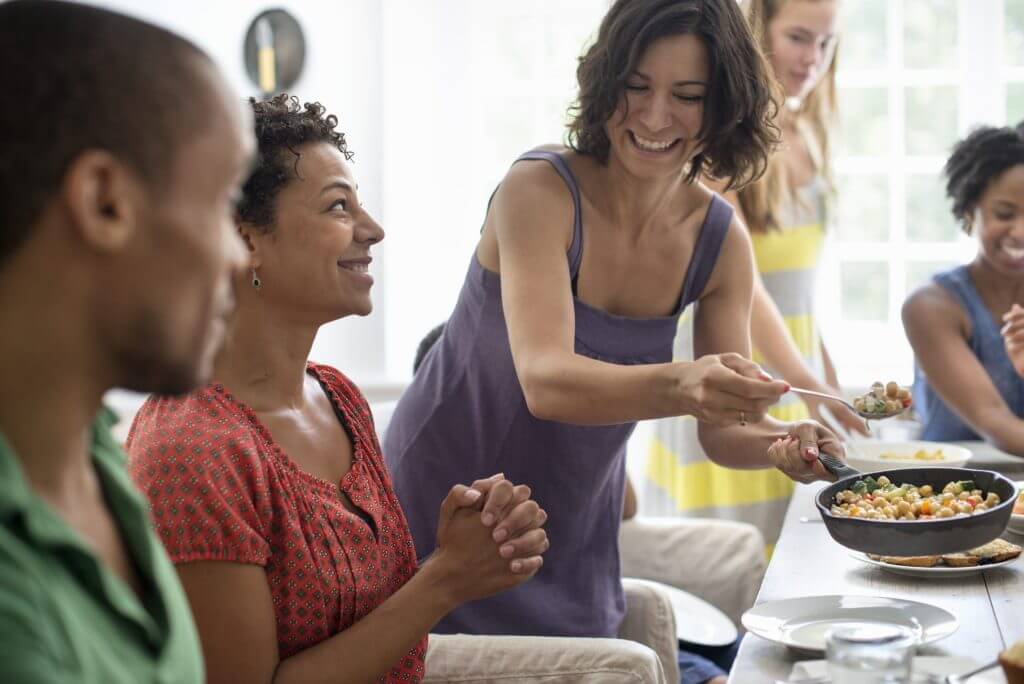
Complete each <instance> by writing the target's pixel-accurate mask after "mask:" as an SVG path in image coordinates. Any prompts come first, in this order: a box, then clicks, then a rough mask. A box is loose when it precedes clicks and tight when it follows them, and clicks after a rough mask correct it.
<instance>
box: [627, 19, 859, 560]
mask: <svg viewBox="0 0 1024 684" xmlns="http://www.w3.org/2000/svg"><path fill="white" fill-rule="evenodd" d="M837 5H838V3H837V2H836V0H746V1H745V2H744V3H743V10H744V14H745V16H746V18H747V21H748V22H749V23H750V26H751V29H752V30H753V33H754V35H755V36H756V37H757V38H758V39H759V40H760V42H761V47H762V49H763V51H764V53H765V55H766V57H767V58H768V61H769V62H770V64H771V66H772V70H773V72H774V75H775V78H776V81H777V85H778V88H779V89H780V90H781V94H782V95H784V97H785V102H786V105H785V106H784V107H783V108H782V109H781V110H780V112H779V115H778V118H777V121H776V123H777V125H778V126H779V128H780V129H781V131H782V144H781V145H780V146H779V147H778V149H777V150H776V152H775V154H774V155H773V156H772V157H771V158H770V160H769V162H768V169H767V171H766V173H765V174H764V176H762V177H761V179H760V180H758V181H757V182H755V183H752V184H750V185H747V186H746V187H744V188H743V189H742V190H740V191H739V192H735V191H726V183H725V181H724V180H722V179H715V180H709V181H708V184H709V185H711V186H713V187H715V188H716V189H718V190H719V191H721V192H722V194H723V196H724V197H725V199H726V200H728V201H729V202H730V204H732V205H733V207H735V209H736V211H737V215H738V216H739V218H740V219H741V222H742V223H743V224H745V225H746V227H747V229H748V230H749V232H750V237H751V241H752V245H753V248H754V255H755V260H756V264H757V269H758V271H759V272H760V278H755V283H754V303H753V307H752V309H751V324H750V327H751V338H752V342H753V347H754V355H755V356H754V360H755V361H758V362H759V363H761V364H762V365H763V366H764V367H765V368H766V369H767V370H768V371H769V372H770V373H771V374H772V375H774V376H776V377H780V378H782V379H784V380H785V381H787V382H788V383H790V384H791V385H792V386H794V387H804V388H808V389H814V390H818V391H821V392H832V393H834V392H837V391H838V387H839V383H838V379H837V376H836V371H835V368H834V366H833V364H832V361H831V358H830V357H829V354H828V350H827V349H826V348H825V344H824V342H823V340H822V338H821V335H820V332H819V329H818V325H817V323H816V320H815V315H814V296H815V279H816V274H817V266H818V262H819V258H820V255H821V250H822V246H823V243H824V237H825V221H826V207H827V204H828V197H829V194H830V192H831V189H832V183H831V173H830V168H829V166H830V164H829V162H830V145H829V143H830V140H829V133H830V128H831V125H832V121H833V117H834V112H835V48H836V18H837V17H836V14H837V10H838V7H837ZM680 337H681V339H682V340H683V341H684V342H685V339H686V336H685V335H681V336H680ZM677 352H679V353H680V355H683V354H686V353H687V351H686V350H679V349H677ZM835 406H837V405H836V404H832V405H830V406H829V409H830V410H831V411H832V412H833V414H835V416H836V418H838V419H839V420H840V422H841V423H842V424H843V425H844V427H846V428H847V429H848V430H854V431H858V432H860V431H863V423H862V422H861V421H860V420H859V419H858V418H857V417H856V416H855V415H854V414H852V413H849V412H846V411H845V410H843V409H841V408H840V409H836V408H834V407H835ZM769 413H770V414H771V415H772V416H774V417H775V418H778V419H780V420H785V421H791V420H800V419H802V418H806V417H808V414H809V413H810V415H811V416H813V417H814V418H816V419H820V414H819V406H818V405H817V404H809V405H808V404H804V402H802V401H801V400H800V399H799V398H798V397H797V396H796V395H793V394H786V395H784V396H783V397H782V399H781V401H780V402H779V403H778V404H776V405H775V406H774V407H773V408H772V409H771V410H770V411H769ZM688 423H692V421H685V420H680V419H669V420H666V421H661V422H660V423H659V424H658V425H657V427H656V428H655V439H654V441H653V444H652V448H651V453H650V460H649V467H648V472H649V475H650V479H651V482H650V484H651V485H653V486H648V487H647V493H648V494H649V495H651V498H652V500H651V502H650V507H651V508H652V509H654V510H657V509H659V508H660V509H661V510H662V511H664V510H665V509H666V508H668V509H674V510H685V511H687V513H692V514H696V515H715V516H721V517H728V518H732V519H739V520H745V521H747V522H751V523H755V524H757V526H758V527H759V528H760V529H761V531H762V532H763V533H764V535H765V538H766V539H767V540H768V542H769V544H771V543H773V542H774V540H775V539H776V538H777V537H778V531H779V528H780V526H781V523H782V515H783V514H784V513H785V509H786V503H787V501H788V499H789V494H790V492H791V491H792V481H791V480H789V479H788V478H786V477H785V476H780V474H778V473H775V472H771V471H758V472H745V473H743V474H742V475H738V474H737V473H734V472H732V471H730V470H727V469H725V468H722V467H720V466H718V465H716V464H714V463H712V462H710V461H709V460H707V459H706V458H705V457H704V456H703V453H702V452H701V451H700V450H699V448H698V447H697V444H696V440H693V439H688V437H689V433H691V432H695V431H696V428H695V427H693V426H692V425H689V424H688ZM695 482H696V483H700V486H695ZM666 499H667V500H666Z"/></svg>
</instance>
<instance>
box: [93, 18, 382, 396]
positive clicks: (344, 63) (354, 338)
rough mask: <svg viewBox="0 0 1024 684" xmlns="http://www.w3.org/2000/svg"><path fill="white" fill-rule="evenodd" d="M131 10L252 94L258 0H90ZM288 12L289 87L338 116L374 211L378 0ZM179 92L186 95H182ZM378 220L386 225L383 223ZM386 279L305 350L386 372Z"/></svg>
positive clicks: (373, 376) (370, 376)
mask: <svg viewBox="0 0 1024 684" xmlns="http://www.w3.org/2000/svg"><path fill="white" fill-rule="evenodd" d="M92 4H97V5H100V6H103V7H107V8H110V9H114V10H118V11H121V12H125V13H127V14H132V15H134V16H137V17H140V18H142V19H145V20H147V21H150V22H153V23H155V24H158V25H160V26H164V27H166V28H169V29H171V30H173V31H176V32H178V33H180V34H182V35H184V36H186V37H187V38H189V39H191V40H193V41H194V42H195V43H196V44H198V45H199V46H200V47H201V48H203V49H204V50H206V51H207V52H208V53H209V54H210V55H211V56H212V57H213V58H214V59H215V60H216V61H217V63H218V64H219V65H220V67H221V69H222V70H223V71H224V73H225V74H226V75H227V77H228V79H229V81H230V82H231V84H232V85H233V86H234V88H235V89H236V91H237V92H238V93H239V94H240V95H243V96H245V97H248V96H250V95H258V92H257V91H256V89H255V87H254V86H252V85H251V84H250V82H249V79H248V77H247V76H246V73H245V64H244V62H243V57H242V45H243V41H244V39H245V32H246V30H247V28H248V26H249V23H250V22H251V20H252V19H253V18H254V17H255V16H256V15H257V14H259V13H260V12H261V11H263V10H265V9H267V8H268V5H267V3H266V2H256V1H255V0H234V1H232V2H226V1H224V0H221V1H219V2H210V1H209V0H174V1H173V2H171V1H169V0H103V1H102V2H93V3H92ZM273 6H274V7H278V8H281V9H285V10H287V11H289V12H291V13H292V14H293V15H294V16H295V18H296V19H297V20H298V21H299V23H300V24H301V26H302V29H303V32H304V33H305V34H306V63H305V67H304V70H303V74H302V77H301V79H300V80H299V82H298V83H297V84H296V85H295V86H294V87H293V88H292V89H291V92H293V93H294V94H296V95H298V96H299V97H300V98H301V99H303V100H306V99H309V100H319V101H320V102H322V103H323V104H324V105H325V106H326V107H327V109H328V111H329V112H331V113H334V114H336V115H337V116H338V119H339V121H340V124H339V128H340V129H341V130H343V131H344V132H345V134H346V137H347V138H348V140H349V143H350V145H351V147H352V149H353V150H354V151H355V153H356V156H355V160H354V162H355V165H354V169H355V172H356V175H357V179H358V181H359V184H360V196H361V199H362V201H363V203H364V204H365V205H366V206H367V207H368V208H369V210H370V212H371V213H373V214H374V215H375V216H380V215H381V213H382V207H383V201H382V177H383V173H382V160H383V155H382V153H381V148H382V145H381V143H382V139H383V134H382V129H381V116H380V111H381V89H380V82H381V41H380V24H381V7H382V3H381V2H379V1H378V0H346V1H345V2H310V1H306V2H288V1H287V0H285V1H284V2H277V3H275V4H274V5H273ZM183 95H186V96H187V94H183ZM385 227H386V226H385ZM386 245H387V243H386V242H385V243H384V245H383V246H382V247H379V248H377V249H375V252H376V256H375V259H376V260H377V263H375V264H374V265H373V267H372V268H373V270H374V272H375V275H380V274H381V273H382V272H383V268H382V266H381V264H385V263H386V262H387V256H386V252H387V247H386ZM386 289H387V284H386V278H383V277H378V279H377V285H376V286H375V288H374V290H375V291H374V300H375V302H376V307H377V310H376V311H375V313H374V315H372V316H370V317H368V318H364V319H354V318H353V319H348V320H345V321H339V322H336V323H333V324H331V325H329V326H326V327H325V328H324V329H323V330H322V331H321V333H320V335H319V336H318V337H317V340H316V344H315V345H314V348H313V357H314V358H315V359H317V360H320V361H323V362H325V363H330V364H332V365H335V366H338V367H339V368H342V369H344V370H345V371H346V372H349V373H351V374H352V375H354V376H355V378H356V379H357V381H360V382H365V383H367V384H375V383H377V382H378V381H379V380H381V379H383V378H384V376H385V374H386V368H385V353H384V346H383V344H381V340H382V339H383V337H384V321H385V317H386V308H387V302H386Z"/></svg>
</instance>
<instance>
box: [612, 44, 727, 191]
mask: <svg viewBox="0 0 1024 684" xmlns="http://www.w3.org/2000/svg"><path fill="white" fill-rule="evenodd" d="M707 89H708V58H707V50H706V48H705V47H704V43H703V42H702V41H701V40H700V39H699V38H697V36H694V35H691V34H685V35H676V36H668V37H665V38H661V39H659V40H656V41H654V42H653V43H651V45H650V47H648V48H647V50H646V52H644V54H643V57H641V58H640V60H639V61H638V62H637V65H636V69H635V70H634V71H633V73H632V74H630V75H629V77H628V78H627V80H626V86H625V90H624V91H623V93H622V95H621V96H620V98H619V106H618V108H617V109H616V110H615V113H614V114H613V115H612V117H611V119H609V121H608V123H607V124H606V126H605V130H606V132H607V134H608V139H609V141H610V144H611V156H613V157H615V158H616V159H617V160H618V161H619V163H621V164H622V165H623V166H625V167H626V168H627V169H628V170H629V171H630V172H631V173H632V174H633V175H636V176H639V177H655V176H665V175H670V174H678V173H679V172H680V171H682V170H683V169H684V168H685V166H686V164H687V163H688V162H689V161H690V160H691V159H692V158H693V157H694V155H696V154H697V153H698V152H699V151H700V141H699V140H698V135H699V133H700V130H701V125H702V123H703V121H704V98H705V97H706V94H707Z"/></svg>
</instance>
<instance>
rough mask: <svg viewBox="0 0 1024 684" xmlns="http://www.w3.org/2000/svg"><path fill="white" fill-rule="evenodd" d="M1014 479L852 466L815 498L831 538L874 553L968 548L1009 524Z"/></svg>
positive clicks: (960, 472)
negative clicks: (868, 469) (856, 469)
mask: <svg viewBox="0 0 1024 684" xmlns="http://www.w3.org/2000/svg"><path fill="white" fill-rule="evenodd" d="M1016 500H1017V487H1016V485H1015V484H1014V483H1013V482H1012V481H1011V480H1009V479H1007V478H1006V477H1004V476H1002V475H1000V474H998V473H995V472H992V471H989V470H972V469H968V468H928V467H925V468H906V469H889V470H884V471H875V472H871V473H857V474H851V475H847V476H846V477H842V478H841V479H840V480H839V481H838V482H834V483H833V484H831V485H829V486H827V487H825V488H823V489H822V490H821V491H820V492H819V493H818V496H817V498H816V500H815V503H816V505H817V508H818V512H819V513H820V514H821V518H822V520H823V521H824V523H825V528H826V529H827V530H828V532H829V534H830V535H831V536H832V538H833V539H835V540H836V542H838V543H839V544H841V545H842V546H845V547H847V548H849V549H853V550H854V551H863V552H864V553H870V554H877V555H879V556H904V557H905V556H929V555H940V554H949V553H954V552H957V551H964V550H966V549H973V548H976V547H979V546H982V545H983V544H986V543H988V542H990V541H992V540H993V539H995V538H997V537H998V536H999V535H1000V534H1002V533H1003V531H1004V530H1005V529H1006V525H1007V522H1008V521H1009V519H1010V514H1011V513H1012V512H1013V506H1014V503H1015V502H1016Z"/></svg>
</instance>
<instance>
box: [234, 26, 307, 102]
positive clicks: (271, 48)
mask: <svg viewBox="0 0 1024 684" xmlns="http://www.w3.org/2000/svg"><path fill="white" fill-rule="evenodd" d="M244 51H245V52H244V58H245V71H246V73H247V74H248V75H249V80H250V81H252V83H253V85H255V86H256V87H257V88H258V89H259V91H260V93H262V94H263V95H273V94H274V93H279V92H281V91H283V90H288V89H289V88H291V87H292V86H293V85H295V83H296V81H298V80H299V76H301V75H302V65H303V63H304V62H305V60H306V39H305V37H304V36H303V33H302V27H301V26H299V22H298V21H296V19H295V17H293V16H292V15H291V14H289V13H288V12H286V11H285V10H282V9H269V10H266V11H264V12H261V13H260V14H259V15H257V16H256V18H255V19H253V20H252V23H251V24H249V30H248V31H246V33H245V46H244Z"/></svg>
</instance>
